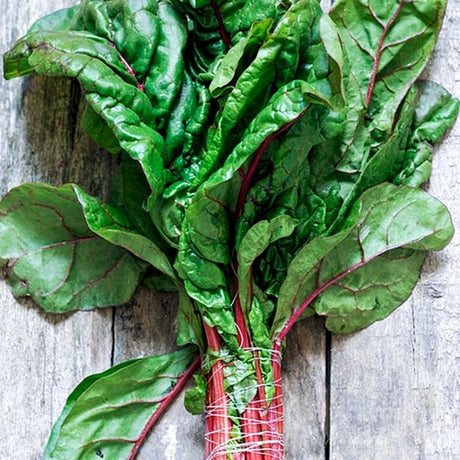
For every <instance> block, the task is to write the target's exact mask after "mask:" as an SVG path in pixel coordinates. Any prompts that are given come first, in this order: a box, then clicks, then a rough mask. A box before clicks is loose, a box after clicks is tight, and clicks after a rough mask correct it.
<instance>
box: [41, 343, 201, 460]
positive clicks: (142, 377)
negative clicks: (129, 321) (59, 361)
mask: <svg viewBox="0 0 460 460" xmlns="http://www.w3.org/2000/svg"><path fill="white" fill-rule="evenodd" d="M198 363H199V362H198V361H197V359H196V348H195V347H188V348H184V349H182V350H180V351H176V352H174V353H169V354H166V355H158V356H150V357H148V358H140V359H134V360H131V361H126V362H124V363H121V364H119V365H117V366H115V367H112V368H110V369H108V370H107V371H105V372H102V373H100V374H95V375H92V376H90V377H87V378H86V379H85V380H83V381H82V382H81V383H80V384H79V385H78V386H77V387H76V388H75V390H74V391H73V392H72V393H71V394H70V396H69V398H68V399H67V402H66V405H65V407H64V409H63V411H62V413H61V416H60V417H59V419H58V421H57V422H56V424H55V425H54V428H53V431H52V433H51V436H50V439H49V441H48V445H47V446H46V451H45V459H47V460H48V459H62V460H64V459H68V458H72V459H75V460H79V459H81V460H86V459H88V458H98V456H99V457H101V458H102V457H103V458H133V457H132V456H133V455H134V454H135V453H136V452H137V450H138V449H139V444H140V442H141V441H142V440H143V438H144V437H145V435H146V433H145V432H144V430H149V429H150V428H151V427H152V425H153V424H154V423H155V421H156V420H157V418H158V417H159V415H160V414H161V413H162V412H163V410H164V409H165V407H166V406H167V404H168V403H169V402H170V400H171V398H172V397H173V396H174V395H176V394H177V392H178V390H179V389H180V388H181V387H182V386H183V385H184V383H185V382H186V381H187V380H188V379H189V378H190V377H191V375H192V374H193V372H195V370H196V368H197V365H198Z"/></svg>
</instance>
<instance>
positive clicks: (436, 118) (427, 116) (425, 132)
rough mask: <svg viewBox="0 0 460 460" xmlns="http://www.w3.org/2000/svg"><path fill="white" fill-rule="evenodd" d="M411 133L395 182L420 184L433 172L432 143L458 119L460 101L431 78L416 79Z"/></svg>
mask: <svg viewBox="0 0 460 460" xmlns="http://www.w3.org/2000/svg"><path fill="white" fill-rule="evenodd" d="M417 89H418V94H417V100H416V105H415V114H414V119H413V121H412V127H411V134H410V136H409V141H408V143H407V146H406V149H405V152H404V163H403V166H402V168H401V172H400V173H399V174H398V175H397V177H396V178H395V179H394V183H395V184H403V185H409V186H412V187H419V186H420V185H422V184H423V183H424V182H425V181H426V180H428V178H429V177H430V175H431V161H432V158H433V146H434V144H435V143H436V142H438V141H439V140H440V139H441V137H442V136H443V135H444V134H445V132H446V131H447V129H449V128H450V127H451V126H452V125H453V124H454V122H455V119H456V117H457V114H458V110H459V106H460V101H459V100H458V99H456V98H454V97H452V95H451V94H449V92H447V91H446V90H445V89H444V88H442V87H441V86H440V85H438V84H436V83H434V82H431V81H419V82H417Z"/></svg>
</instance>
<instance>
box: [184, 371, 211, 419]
mask: <svg viewBox="0 0 460 460" xmlns="http://www.w3.org/2000/svg"><path fill="white" fill-rule="evenodd" d="M193 378H194V380H195V387H194V388H192V389H191V390H189V391H187V393H185V397H184V405H185V408H186V409H187V411H188V412H190V413H191V414H193V415H200V414H202V413H203V412H204V408H205V398H206V391H207V382H206V379H205V378H204V377H203V376H202V375H194V376H193Z"/></svg>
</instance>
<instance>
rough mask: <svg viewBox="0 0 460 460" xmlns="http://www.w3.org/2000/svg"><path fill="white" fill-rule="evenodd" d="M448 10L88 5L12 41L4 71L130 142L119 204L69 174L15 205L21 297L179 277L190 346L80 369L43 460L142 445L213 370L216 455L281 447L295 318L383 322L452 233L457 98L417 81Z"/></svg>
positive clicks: (4, 230) (63, 300) (74, 294)
mask: <svg viewBox="0 0 460 460" xmlns="http://www.w3.org/2000/svg"><path fill="white" fill-rule="evenodd" d="M445 6H446V1H445V0H418V1H400V0H385V1H377V0H370V1H364V0H339V1H338V2H337V3H336V4H335V6H334V8H333V9H332V11H331V12H330V13H329V14H328V15H326V14H324V13H323V12H322V10H321V8H320V6H319V2H318V1H316V0H298V1H292V2H281V1H277V0H253V1H248V2H243V1H241V0H231V1H224V0H215V1H214V0H212V1H207V0H200V1H186V0H171V1H166V0H107V1H102V0H85V1H83V2H82V3H81V4H80V5H77V6H74V7H72V8H69V9H66V10H62V11H59V12H56V13H54V14H52V15H49V16H47V17H45V18H43V19H41V20H39V21H38V22H37V23H36V24H35V25H34V26H32V28H31V29H30V31H29V32H28V34H27V35H26V36H25V37H23V38H22V39H20V40H19V41H18V42H17V43H16V45H15V46H14V47H13V48H12V50H10V51H9V52H8V53H6V55H5V56H4V73H5V77H6V78H13V77H17V76H23V75H27V74H30V73H32V72H35V73H39V74H44V75H48V76H68V77H73V78H76V79H77V80H78V81H79V83H80V85H81V87H82V89H83V91H84V94H85V97H86V102H87V106H86V109H85V112H84V115H83V118H82V125H83V127H84V129H85V130H86V132H87V133H88V134H89V135H90V136H91V137H92V138H93V139H95V140H96V141H97V142H98V143H99V144H100V145H101V146H102V147H104V148H106V149H107V150H109V151H110V152H111V153H113V154H116V155H119V156H120V163H119V168H118V170H117V173H116V174H115V176H114V177H113V180H112V184H113V190H112V196H111V198H110V202H109V203H103V202H102V201H101V200H100V199H98V198H97V197H91V196H89V195H87V194H86V193H85V192H84V191H83V190H82V189H81V188H80V187H78V186H77V185H73V184H70V185H65V186H63V187H61V188H54V187H51V186H48V185H32V184H27V185H23V186H21V187H19V188H17V189H14V190H12V191H11V192H10V193H9V194H8V195H7V196H6V197H5V198H4V199H3V200H2V201H1V203H0V260H1V261H2V263H3V264H4V265H5V266H6V271H7V275H8V278H9V282H10V284H11V285H12V288H13V290H14V292H15V294H16V295H19V296H20V295H29V296H31V297H32V298H33V299H34V300H35V301H36V302H37V303H38V304H40V305H41V306H42V307H43V308H45V309H47V310H51V311H55V312H60V311H67V310H73V309H88V308H95V307H101V306H107V305H118V304H122V303H124V302H126V301H127V300H129V299H130V298H131V296H132V295H133V293H134V291H135V289H136V287H137V286H138V285H139V284H140V283H141V282H143V283H144V284H145V285H147V286H150V287H152V286H153V287H154V288H156V289H162V290H168V291H177V292H178V296H179V310H178V314H177V318H176V322H177V343H178V344H179V345H180V346H184V347H185V348H183V349H182V350H181V351H178V352H175V353H173V354H169V355H165V356H160V357H151V358H144V359H140V360H135V361H129V362H127V363H123V364H121V365H119V366H116V367H114V368H112V369H110V370H108V371H107V372H105V373H103V374H99V375H96V376H92V377H89V378H87V379H86V380H84V381H83V382H82V383H81V384H80V385H79V386H78V387H77V388H76V389H75V391H74V392H73V393H72V395H71V396H70V398H69V400H68V402H67V404H66V406H65V408H64V411H63V413H62V416H61V418H60V419H59V420H58V422H57V423H56V425H55V428H54V429H53V432H52V435H51V438H50V441H49V444H48V447H47V451H46V455H47V456H48V457H47V458H60V459H67V458H69V455H70V456H71V457H72V458H88V455H93V454H97V455H99V454H98V452H99V453H101V454H103V455H104V456H106V455H107V456H110V457H113V456H116V457H117V458H128V459H132V458H134V456H135V454H136V452H137V450H138V448H139V446H140V444H141V443H142V441H143V439H144V438H145V436H146V433H147V432H148V430H149V429H150V428H151V426H152V425H153V423H154V421H155V420H156V418H157V417H158V415H159V414H160V413H161V412H162V411H163V410H164V409H165V407H166V405H167V403H168V402H169V401H170V399H172V397H174V396H175V395H176V394H177V392H178V389H179V388H180V387H182V385H183V383H185V381H186V380H187V379H188V378H189V377H191V376H192V374H194V373H195V372H196V371H197V367H198V364H200V363H201V364H202V371H201V374H196V375H194V379H195V383H196V387H195V388H193V389H192V390H190V391H189V392H188V393H187V394H186V397H185V405H186V407H187V409H188V410H189V411H190V412H192V413H194V414H198V413H202V412H203V411H204V412H206V419H207V421H206V430H207V436H206V456H207V457H208V458H218V459H219V460H220V459H222V460H224V459H228V458H240V457H238V455H239V454H241V453H243V454H244V455H245V457H244V458H245V459H247V460H268V459H281V458H282V457H283V443H282V430H283V427H282V423H281V422H280V420H282V404H281V401H282V400H281V397H282V391H281V385H280V380H281V367H280V352H281V349H282V345H283V342H284V339H285V337H286V335H287V333H288V332H289V330H290V329H291V327H292V326H293V324H294V323H295V322H296V321H297V320H298V319H300V318H306V317H308V316H310V315H313V314H315V313H316V314H318V315H320V316H323V317H325V326H326V328H328V329H329V330H330V331H332V332H334V333H338V334H344V333H349V332H353V331H357V330H359V329H361V328H364V327H367V326H368V325H370V324H371V323H373V322H374V321H377V320H381V319H383V318H385V317H386V316H388V315H389V314H390V313H391V312H392V311H393V310H394V309H395V308H397V307H398V306H399V305H400V304H401V303H402V302H404V300H405V299H407V298H408V296H409V295H410V293H411V291H412V289H413V287H414V286H415V284H416V282H417V279H418V273H419V269H420V267H421V264H422V263H423V260H424V258H425V255H426V253H427V251H432V250H439V249H442V248H443V247H444V246H445V245H446V244H448V243H449V241H450V240H451V238H452V234H453V227H452V222H451V219H450V215H449V213H448V211H447V209H446V208H445V206H444V205H442V204H441V203H440V202H439V201H437V200H436V199H434V198H433V197H431V196H430V195H429V194H428V193H426V192H424V191H421V190H419V189H418V188H417V187H419V186H420V185H422V184H423V183H424V182H426V180H427V179H428V178H429V175H430V172H431V159H432V154H433V146H434V144H435V143H436V142H438V141H439V140H440V139H441V137H442V136H443V135H444V133H445V132H446V130H447V129H448V128H449V127H450V126H451V125H452V124H453V123H454V121H455V118H456V116H457V113H458V109H459V101H458V100H457V99H455V98H453V97H452V96H451V95H450V94H449V93H448V92H447V91H445V90H444V89H443V88H441V87H440V86H439V85H437V84H434V83H432V82H421V81H417V78H418V77H419V75H420V74H421V72H422V70H423V68H424V66H425V64H426V63H427V60H428V59H429V57H430V55H431V52H432V51H433V49H434V46H435V43H436V39H437V35H438V33H439V30H440V28H441V23H442V17H443V14H444V10H445ZM94 254H97V257H96V258H95V257H94ZM171 320H174V319H173V318H172V319H171ZM190 344H194V345H195V346H197V348H198V350H199V357H198V358H197V357H196V348H195V347H194V346H192V345H190Z"/></svg>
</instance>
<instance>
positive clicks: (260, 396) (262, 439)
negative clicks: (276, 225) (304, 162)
mask: <svg viewBox="0 0 460 460" xmlns="http://www.w3.org/2000/svg"><path fill="white" fill-rule="evenodd" d="M304 113H305V111H303V112H301V113H300V114H299V115H298V116H297V117H296V118H294V119H293V120H291V121H290V122H289V123H286V124H285V125H284V126H282V127H281V128H280V129H279V130H278V131H275V132H274V133H272V134H271V135H269V136H268V137H267V138H266V139H265V140H264V141H263V142H262V144H261V145H260V146H259V148H258V149H257V151H256V153H255V156H254V158H253V160H252V162H251V164H250V166H249V169H248V171H247V172H246V173H242V172H241V171H240V174H241V176H242V178H243V180H242V183H241V187H240V192H239V194H238V200H237V205H236V209H235V213H234V221H235V222H236V221H237V220H238V219H239V218H240V216H241V214H242V212H243V207H244V203H245V201H246V197H247V194H248V192H249V187H250V186H251V183H252V180H253V178H254V175H255V173H256V170H257V167H258V165H259V162H260V160H261V158H262V156H263V154H264V153H265V151H266V149H267V147H268V146H269V145H270V143H271V142H272V141H273V140H275V139H276V138H277V137H278V136H279V135H280V134H282V133H283V132H285V131H286V130H288V129H289V128H290V127H291V126H292V125H293V124H294V123H295V122H296V121H297V120H298V119H299V118H300V117H301V116H302V115H303V114H304ZM233 269H234V271H235V273H238V260H237V257H236V256H235V257H234V260H233ZM234 285H235V292H236V299H235V306H234V311H235V322H236V324H237V328H238V341H239V343H240V345H241V346H242V347H243V348H248V347H249V346H250V339H249V332H248V328H247V326H246V321H245V318H244V314H243V310H242V308H241V301H240V298H239V290H238V276H237V275H235V278H234ZM253 354H254V358H255V368H256V377H257V385H258V392H257V401H255V402H254V401H253V402H251V403H250V404H249V405H248V408H247V409H246V411H245V412H244V414H243V417H242V418H243V420H242V427H241V428H242V431H243V436H244V439H245V442H248V443H250V444H251V445H252V444H254V445H257V444H259V443H260V444H261V449H262V450H263V447H264V445H267V443H268V442H269V441H270V439H269V435H268V433H267V429H266V428H268V431H269V432H272V433H274V434H275V432H276V434H277V435H279V434H281V433H282V431H279V427H278V426H277V427H276V428H275V427H272V428H270V421H269V413H270V412H269V410H268V409H267V406H266V395H265V390H264V383H263V378H262V371H261V369H260V361H259V356H258V353H257V351H255V352H254V353H253ZM279 397H280V395H279ZM277 400H278V399H277V398H275V402H276V401H277ZM281 429H282V425H281ZM261 433H262V434H261ZM277 445H278V443H277ZM276 450H277V451H278V450H281V457H280V458H282V452H283V448H282V446H281V447H280V446H278V447H277V449H276ZM272 458H273V457H272V456H271V455H270V454H267V455H265V454H263V453H262V454H260V453H257V452H250V451H249V452H247V454H246V459H247V460H271V459H272Z"/></svg>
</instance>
